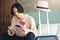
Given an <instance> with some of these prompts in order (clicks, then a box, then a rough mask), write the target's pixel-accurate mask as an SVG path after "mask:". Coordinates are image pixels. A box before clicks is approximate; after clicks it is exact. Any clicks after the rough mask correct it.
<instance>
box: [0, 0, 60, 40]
mask: <svg viewBox="0 0 60 40" xmlns="http://www.w3.org/2000/svg"><path fill="white" fill-rule="evenodd" d="M38 1H47V2H48V3H49V8H50V9H51V12H49V14H48V16H49V24H50V35H60V31H59V30H60V0H0V40H2V36H1V35H2V34H3V33H4V32H5V31H7V29H8V28H7V27H8V26H9V25H10V21H11V18H12V15H11V14H10V13H11V10H10V9H11V6H12V5H13V4H14V3H16V2H18V3H20V4H21V5H22V6H23V8H24V10H25V11H24V13H27V14H29V15H31V16H32V17H34V19H35V22H36V26H37V29H38V27H39V16H38V15H39V13H38V10H37V9H36V7H35V6H36V4H37V2H38ZM37 20H38V21H37ZM41 23H42V28H41V29H42V34H41V35H43V34H44V35H48V33H47V27H48V26H47V18H46V12H41ZM53 29H54V30H53ZM44 30H45V31H44Z"/></svg>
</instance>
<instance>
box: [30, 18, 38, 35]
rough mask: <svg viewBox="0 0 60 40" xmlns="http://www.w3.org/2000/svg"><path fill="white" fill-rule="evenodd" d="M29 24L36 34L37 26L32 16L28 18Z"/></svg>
mask: <svg viewBox="0 0 60 40" xmlns="http://www.w3.org/2000/svg"><path fill="white" fill-rule="evenodd" d="M30 26H31V31H32V32H33V33H34V34H35V35H37V28H36V23H35V20H34V19H33V17H31V19H30Z"/></svg>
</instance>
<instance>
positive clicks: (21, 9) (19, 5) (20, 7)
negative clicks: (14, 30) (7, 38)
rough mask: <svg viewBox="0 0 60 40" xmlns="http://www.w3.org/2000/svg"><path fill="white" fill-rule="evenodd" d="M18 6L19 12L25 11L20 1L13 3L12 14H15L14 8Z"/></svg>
mask: <svg viewBox="0 0 60 40" xmlns="http://www.w3.org/2000/svg"><path fill="white" fill-rule="evenodd" d="M14 7H16V8H17V9H18V12H19V13H23V12H24V9H23V7H22V5H21V4H20V3H15V4H13V5H12V7H11V14H12V15H14V12H13V8H14Z"/></svg>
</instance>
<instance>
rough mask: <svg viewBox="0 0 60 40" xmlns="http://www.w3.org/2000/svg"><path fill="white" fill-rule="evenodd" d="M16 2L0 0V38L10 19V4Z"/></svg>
mask: <svg viewBox="0 0 60 40" xmlns="http://www.w3.org/2000/svg"><path fill="white" fill-rule="evenodd" d="M14 3H16V0H0V40H2V37H1V35H2V33H3V32H5V31H7V28H8V25H10V21H11V17H12V15H11V6H12V5H13V4H14Z"/></svg>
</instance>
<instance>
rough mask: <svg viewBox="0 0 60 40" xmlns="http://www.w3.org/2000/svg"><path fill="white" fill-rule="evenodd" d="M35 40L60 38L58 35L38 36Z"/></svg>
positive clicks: (55, 39) (56, 39)
mask: <svg viewBox="0 0 60 40" xmlns="http://www.w3.org/2000/svg"><path fill="white" fill-rule="evenodd" d="M35 40H58V37H57V36H56V35H49V36H38V37H36V39H35Z"/></svg>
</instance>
